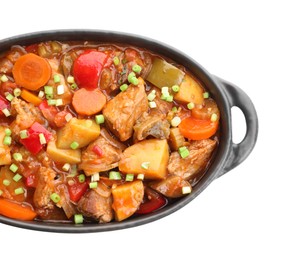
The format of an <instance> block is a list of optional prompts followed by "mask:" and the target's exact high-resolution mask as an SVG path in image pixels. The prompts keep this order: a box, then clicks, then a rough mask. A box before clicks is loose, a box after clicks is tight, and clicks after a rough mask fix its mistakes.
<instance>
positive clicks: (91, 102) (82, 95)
mask: <svg viewBox="0 0 288 260" xmlns="http://www.w3.org/2000/svg"><path fill="white" fill-rule="evenodd" d="M105 104H106V96H105V95H104V94H103V93H102V92H101V90H99V89H93V90H88V89H86V88H81V89H79V90H77V91H76V92H75V93H74V96H73V99H72V105H73V107H74V108H75V110H76V112H77V113H78V114H80V115H86V116H91V115H93V114H96V113H98V112H100V111H101V110H102V109H103V107H104V106H105Z"/></svg>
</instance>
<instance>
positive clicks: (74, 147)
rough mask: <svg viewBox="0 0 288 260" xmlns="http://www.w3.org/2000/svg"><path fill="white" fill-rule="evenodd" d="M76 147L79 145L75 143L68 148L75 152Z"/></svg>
mask: <svg viewBox="0 0 288 260" xmlns="http://www.w3.org/2000/svg"><path fill="white" fill-rule="evenodd" d="M78 147H79V143H77V142H76V141H74V142H72V143H71V144H70V148H71V149H73V150H76V149H77V148H78Z"/></svg>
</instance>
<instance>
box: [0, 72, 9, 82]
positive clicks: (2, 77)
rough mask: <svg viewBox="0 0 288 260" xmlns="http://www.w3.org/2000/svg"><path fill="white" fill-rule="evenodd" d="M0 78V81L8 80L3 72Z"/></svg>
mask: <svg viewBox="0 0 288 260" xmlns="http://www.w3.org/2000/svg"><path fill="white" fill-rule="evenodd" d="M0 80H1V81H2V82H7V81H8V78H7V76H6V75H5V74H4V75H2V76H1V78H0Z"/></svg>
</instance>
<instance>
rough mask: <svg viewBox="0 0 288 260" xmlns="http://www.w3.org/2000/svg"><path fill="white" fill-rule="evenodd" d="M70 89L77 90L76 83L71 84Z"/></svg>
mask: <svg viewBox="0 0 288 260" xmlns="http://www.w3.org/2000/svg"><path fill="white" fill-rule="evenodd" d="M70 88H71V89H73V90H74V89H76V88H78V86H77V84H76V83H72V84H71V85H70Z"/></svg>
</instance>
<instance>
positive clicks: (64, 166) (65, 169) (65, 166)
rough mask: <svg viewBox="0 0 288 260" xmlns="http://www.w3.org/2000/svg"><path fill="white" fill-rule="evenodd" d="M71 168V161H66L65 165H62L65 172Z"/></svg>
mask: <svg viewBox="0 0 288 260" xmlns="http://www.w3.org/2000/svg"><path fill="white" fill-rule="evenodd" d="M70 168H71V165H70V164H69V163H65V164H64V165H63V166H62V170H63V171H65V172H68V171H69V170H70Z"/></svg>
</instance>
